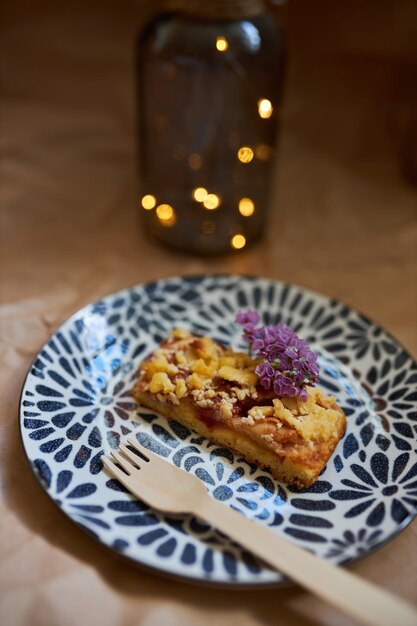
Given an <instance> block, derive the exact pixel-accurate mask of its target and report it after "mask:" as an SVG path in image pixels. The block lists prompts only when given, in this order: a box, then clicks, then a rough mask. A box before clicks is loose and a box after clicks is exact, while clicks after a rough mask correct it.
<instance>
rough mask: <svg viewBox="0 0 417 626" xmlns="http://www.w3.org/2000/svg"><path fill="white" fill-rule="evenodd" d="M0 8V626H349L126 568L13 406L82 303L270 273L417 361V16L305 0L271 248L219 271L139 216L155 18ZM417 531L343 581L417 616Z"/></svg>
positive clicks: (309, 608) (297, 13)
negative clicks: (36, 450) (379, 332)
mask: <svg viewBox="0 0 417 626" xmlns="http://www.w3.org/2000/svg"><path fill="white" fill-rule="evenodd" d="M115 5H116V3H112V2H110V1H109V0H103V2H98V1H96V0H94V1H92V2H89V3H84V2H71V3H52V2H39V3H36V5H35V4H34V3H30V2H15V3H10V4H9V6H8V7H5V9H4V14H3V19H2V22H1V23H2V26H1V50H0V120H1V121H0V123H1V136H0V148H1V155H2V169H1V185H0V194H1V195H0V199H1V210H0V220H1V222H0V225H1V240H0V263H1V265H0V296H1V307H0V339H1V344H2V348H1V355H0V366H1V369H0V385H1V392H0V427H1V429H0V463H1V496H0V621H1V622H2V623H3V624H5V625H6V624H7V626H20V625H26V624H30V625H31V626H32V625H34V626H52V625H53V626H55V625H59V626H61V625H62V626H67V625H68V626H70V625H71V626H72V625H73V624H78V623H82V624H83V625H85V626H90V625H93V624H94V625H95V624H101V625H103V626H107V625H108V626H113V625H125V624H126V625H132V626H133V625H140V626H165V625H167V626H177V625H178V626H180V625H181V626H211V625H213V626H214V624H216V626H226V625H227V626H234V625H236V626H261V625H265V626H272V625H273V624H274V625H275V624H282V625H284V624H285V625H287V626H300V625H307V626H318V625H323V626H348V625H350V624H353V622H352V621H351V620H349V619H348V618H345V617H344V616H341V615H340V614H338V613H337V612H336V611H335V610H333V609H332V608H330V607H328V606H325V605H324V604H322V603H321V602H320V601H318V600H316V599H315V598H313V597H311V596H309V594H307V593H305V592H303V591H302V590H300V589H298V588H296V587H291V588H287V589H278V590H272V591H270V590H262V591H253V592H245V593H243V592H232V591H227V590H213V589H204V588H197V587H196V588H194V587H191V586H188V585H184V584H181V583H178V582H172V581H167V580H165V579H163V578H160V577H158V576H156V575H154V574H150V573H147V572H144V571H142V570H140V569H138V568H136V567H134V566H132V565H131V564H129V563H125V562H124V561H123V560H121V559H119V558H117V557H116V556H114V555H113V554H111V553H110V552H108V551H106V550H105V549H104V548H102V547H101V546H99V545H97V544H96V543H94V542H93V541H92V540H90V539H89V538H88V537H87V536H86V535H84V534H83V533H82V532H81V531H80V530H78V529H77V528H76V527H75V526H73V525H72V523H71V522H70V521H69V520H67V519H66V518H65V517H64V516H63V515H62V514H61V513H60V512H59V511H58V510H57V509H56V508H55V507H54V505H53V504H52V502H50V501H49V499H48V498H47V497H46V496H45V495H44V494H43V493H42V491H41V489H40V487H39V486H38V484H37V483H36V481H35V479H34V478H33V476H32V475H31V472H30V470H29V468H28V466H27V465H26V462H25V460H24V456H23V453H22V449H21V445H20V440H19V433H18V426H17V406H18V397H19V392H20V388H21V385H22V382H23V379H24V376H25V372H26V371H27V368H28V367H29V364H30V362H31V359H32V358H33V356H34V355H35V353H36V351H37V350H38V348H39V347H40V345H41V344H42V343H43V342H44V341H45V340H46V339H47V337H48V336H49V334H50V333H51V332H52V331H53V330H54V329H55V328H56V327H57V325H59V324H60V323H61V322H62V321H63V320H64V319H65V318H66V316H68V315H69V314H70V313H72V312H73V311H75V310H77V309H78V308H79V307H81V306H83V305H84V304H86V303H88V302H90V301H91V300H94V299H96V298H98V297H101V296H102V295H104V294H106V293H108V292H111V291H113V290H116V289H119V288H122V287H125V286H127V285H130V284H133V283H137V282H142V281H146V280H150V279H155V278H159V277H163V276H168V275H172V274H183V273H198V272H216V271H222V272H242V273H251V274H259V275H266V276H271V277H274V278H277V279H283V280H286V281H289V282H294V283H298V284H301V285H305V286H307V287H310V288H312V289H316V290H319V291H323V292H325V293H327V294H329V295H331V296H334V297H338V298H341V299H342V300H344V301H346V302H348V303H349V304H351V305H353V306H355V307H357V308H359V309H361V310H362V311H364V312H366V313H367V314H368V315H369V316H371V317H373V318H374V319H376V320H378V321H379V322H380V323H381V324H382V325H383V326H385V327H386V328H387V329H389V330H390V331H391V332H392V333H393V334H394V335H395V336H396V337H397V338H398V339H399V340H400V341H401V342H402V343H403V344H404V345H405V346H407V347H408V349H409V350H410V351H411V352H412V353H413V354H414V355H415V356H416V355H417V334H416V320H417V301H416V278H417V274H416V266H417V258H416V250H417V187H416V185H415V182H414V184H413V182H412V181H413V179H414V176H415V177H416V178H417V174H416V170H417V139H416V138H417V130H416V126H417V121H416V108H417V107H416V102H417V97H416V96H417V94H416V92H417V86H416V85H417V80H416V78H417V43H416V42H417V32H416V26H417V14H416V10H415V8H416V6H415V3H413V2H412V1H409V2H407V1H405V0H404V1H401V2H397V3H389V2H377V1H376V0H371V1H369V2H367V3H363V2H359V1H358V0H356V1H352V2H349V3H343V4H342V3H337V2H336V3H335V2H330V0H329V1H328V2H325V1H324V0H316V2H314V3H311V2H308V0H295V1H293V2H291V3H290V8H289V12H288V25H289V45H290V51H291V55H290V66H289V72H288V81H287V88H286V100H285V109H284V112H283V130H282V136H281V143H280V158H279V162H278V164H277V168H276V176H275V192H274V197H273V203H272V204H273V206H272V214H271V222H270V228H269V229H268V233H267V236H266V239H265V240H264V242H263V243H262V244H259V245H257V246H255V247H253V248H252V249H250V250H248V251H245V252H243V253H241V254H239V255H236V256H231V257H223V258H218V259H212V260H205V259H199V258H196V257H190V256H186V255H181V254H178V253H174V252H171V251H169V250H166V249H164V248H162V247H159V246H158V245H156V244H154V243H152V242H151V241H149V240H148V238H147V237H146V236H145V234H144V233H143V231H142V230H141V228H140V224H139V220H138V212H139V209H138V206H139V202H138V187H137V179H136V169H135V168H136V163H135V151H136V144H135V131H134V116H135V109H134V64H133V42H134V38H135V36H136V33H137V32H138V29H139V26H140V24H141V23H142V21H143V15H144V4H143V3H140V2H136V3H132V2H124V3H118V5H117V8H116V6H115ZM416 551H417V525H416V522H415V521H414V523H412V524H411V525H410V526H409V527H408V528H407V529H406V530H405V531H404V532H403V533H402V534H401V535H399V536H398V537H397V538H395V539H394V540H393V541H392V542H390V543H389V544H387V545H386V546H385V547H383V548H381V549H380V550H379V551H378V552H376V553H375V554H373V555H371V556H369V557H368V558H366V559H365V560H363V561H360V562H358V563H356V564H355V565H353V566H352V569H353V570H354V571H355V572H357V573H358V574H360V575H362V576H364V577H365V578H367V579H369V580H372V581H373V582H376V583H377V584H379V585H381V586H383V587H385V588H387V589H389V590H391V591H393V592H395V593H398V594H399V595H400V596H402V597H404V598H407V599H408V600H409V601H411V602H414V603H416V605H417V574H416V565H415V561H416Z"/></svg>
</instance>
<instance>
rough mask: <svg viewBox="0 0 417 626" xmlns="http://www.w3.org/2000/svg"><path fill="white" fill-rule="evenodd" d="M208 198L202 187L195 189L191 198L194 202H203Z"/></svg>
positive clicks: (205, 190)
mask: <svg viewBox="0 0 417 626" xmlns="http://www.w3.org/2000/svg"><path fill="white" fill-rule="evenodd" d="M207 196H208V191H207V189H205V188H204V187H196V188H195V189H194V191H193V198H194V200H195V201H196V202H204V200H205V199H206V198H207Z"/></svg>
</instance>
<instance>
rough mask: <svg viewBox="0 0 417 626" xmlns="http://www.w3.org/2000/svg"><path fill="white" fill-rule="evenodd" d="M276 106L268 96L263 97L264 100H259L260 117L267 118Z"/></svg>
mask: <svg viewBox="0 0 417 626" xmlns="http://www.w3.org/2000/svg"><path fill="white" fill-rule="evenodd" d="M273 110H274V108H273V106H272V102H271V101H270V100H268V99H267V98H262V100H258V113H259V117H262V119H264V120H266V119H268V118H269V117H271V115H272V112H273Z"/></svg>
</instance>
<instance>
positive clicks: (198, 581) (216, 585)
mask: <svg viewBox="0 0 417 626" xmlns="http://www.w3.org/2000/svg"><path fill="white" fill-rule="evenodd" d="M205 278H214V279H216V278H235V279H238V280H239V279H245V280H251V281H254V282H255V281H257V280H258V281H259V280H265V281H270V282H273V283H275V284H277V285H281V286H289V287H293V288H295V289H298V290H301V291H304V292H308V293H310V294H312V295H313V296H319V297H322V298H324V299H326V300H330V301H332V302H335V303H337V304H340V305H342V306H345V307H347V308H348V309H350V310H352V311H354V312H356V313H357V314H359V315H360V316H361V317H362V318H363V319H364V320H366V321H367V322H370V323H371V324H372V325H373V326H376V327H377V328H379V329H381V330H382V331H383V332H384V333H386V334H387V335H388V336H389V337H390V339H392V340H393V341H394V342H395V343H397V345H398V346H400V348H401V349H402V350H403V352H404V353H405V354H406V355H407V356H408V357H409V358H410V360H411V361H412V362H413V363H414V364H415V365H416V366H417V358H415V357H414V356H413V355H412V354H411V352H410V351H409V350H408V349H407V348H405V347H404V345H403V344H402V342H401V341H399V340H398V339H397V338H396V337H395V335H393V334H392V333H391V332H390V331H388V330H386V329H385V328H384V327H383V326H382V325H381V324H380V323H379V322H377V321H375V320H374V319H373V318H372V317H370V316H369V315H366V314H364V313H363V312H362V311H361V310H360V309H358V308H357V307H355V306H352V305H350V304H349V303H348V302H346V301H344V300H340V299H339V298H336V297H333V296H330V295H327V294H325V293H322V292H321V291H316V290H314V289H311V288H310V287H305V286H304V285H300V284H298V283H291V282H287V281H284V280H279V279H277V278H273V277H271V276H264V275H262V276H259V275H257V274H239V273H230V274H229V273H227V272H223V273H222V272H214V273H208V274H204V273H200V274H198V273H197V274H195V273H193V274H183V275H178V274H177V275H170V276H165V277H161V278H158V279H154V280H149V281H146V282H142V283H133V284H131V285H128V286H126V287H122V288H121V289H117V290H115V291H112V292H109V293H107V294H105V295H103V296H102V297H101V298H98V299H97V300H93V301H89V302H87V303H86V304H85V305H83V306H81V307H80V308H79V309H77V310H76V311H74V312H73V313H71V314H70V315H69V316H68V317H66V318H65V319H64V320H63V321H62V322H61V323H60V324H59V325H58V326H56V327H55V328H54V329H53V330H52V331H50V334H49V335H48V338H47V339H46V341H44V342H43V343H42V344H41V345H40V347H39V348H37V350H36V353H35V355H34V357H33V359H32V360H31V362H30V364H29V367H28V369H27V371H26V373H25V376H24V379H23V383H22V387H21V390H20V394H19V401H18V407H17V414H18V415H17V417H18V424H19V436H20V442H21V446H22V449H23V453H24V458H25V461H26V463H27V465H28V467H29V468H30V470H31V473H32V475H33V476H34V477H35V479H36V481H37V484H38V485H39V487H40V489H41V491H42V492H43V493H44V494H46V495H47V497H48V498H49V499H50V500H51V501H52V502H53V504H54V505H55V507H56V508H57V509H58V511H59V512H60V514H62V515H63V516H64V517H65V518H66V519H67V520H69V521H70V522H71V523H72V524H73V525H74V526H75V527H76V528H78V529H80V530H81V531H82V532H84V533H85V535H86V536H88V537H90V539H93V540H94V541H95V542H96V543H97V544H98V545H99V546H100V547H102V548H104V549H105V551H108V552H110V553H111V554H112V555H113V556H115V557H116V558H120V559H122V560H126V561H128V562H129V563H130V564H132V565H133V566H135V567H137V568H138V569H140V570H142V571H144V572H150V573H152V574H153V575H157V576H161V577H162V578H164V579H165V580H169V581H176V582H182V583H185V584H190V585H191V586H198V587H208V588H210V589H222V588H225V587H226V588H227V589H228V590H231V591H235V590H236V591H238V590H239V589H243V588H244V589H245V590H248V591H256V590H259V589H277V588H281V587H283V588H285V587H288V586H292V585H295V584H296V583H294V582H293V581H292V580H291V579H290V578H288V577H286V576H285V575H284V574H282V573H281V572H280V573H281V575H282V576H283V579H282V580H279V581H276V582H271V581H260V582H236V581H216V580H211V579H204V578H195V577H193V576H186V575H184V574H178V573H174V572H169V571H166V570H163V569H161V568H159V567H157V566H156V565H149V564H147V563H144V562H143V561H138V560H137V559H135V558H133V557H131V556H129V555H128V554H125V553H123V552H121V551H119V550H117V549H116V548H114V547H112V546H110V545H108V544H106V543H104V542H103V541H101V539H100V538H99V537H98V536H96V535H95V534H94V533H93V532H92V531H90V530H89V529H88V528H87V527H86V526H84V525H83V524H80V523H78V522H76V521H75V520H74V519H73V518H72V517H71V516H70V515H69V514H68V513H66V511H65V510H64V509H63V508H62V507H61V506H59V504H57V503H56V502H55V500H54V498H53V497H52V495H51V494H50V492H49V491H48V490H47V489H45V487H44V485H43V483H42V481H41V479H40V476H39V475H38V474H37V472H35V470H34V468H33V465H32V462H31V460H30V458H29V456H28V452H27V449H26V446H25V440H24V437H23V428H22V423H23V422H22V411H23V405H22V402H23V393H24V391H25V387H26V383H27V380H28V378H29V376H30V374H31V370H32V368H33V366H34V363H35V361H36V359H37V357H38V354H39V353H40V352H41V351H42V349H43V348H44V347H45V346H46V345H47V343H48V342H49V341H50V339H51V337H53V336H54V335H55V334H56V333H57V332H58V331H59V330H60V329H61V328H62V327H64V326H66V325H67V324H68V323H69V322H70V320H71V319H72V318H73V317H75V316H76V315H78V314H80V313H81V312H82V311H84V309H86V308H87V307H90V306H91V305H92V304H94V303H96V302H99V301H102V300H106V299H107V298H110V297H115V296H117V295H118V294H121V293H123V292H127V291H131V290H133V289H135V288H138V287H140V288H145V287H150V286H153V285H157V284H159V283H161V282H168V281H175V280H184V279H189V280H190V279H191V280H193V279H194V280H198V279H200V280H202V279H205ZM415 517H417V505H416V506H415V507H414V508H413V509H412V510H411V511H410V512H409V514H408V515H407V517H405V518H404V519H403V520H402V522H401V523H400V524H399V525H398V526H397V527H396V528H395V530H394V531H393V532H392V533H391V534H390V535H389V536H388V537H386V538H385V539H383V540H382V541H380V542H377V543H375V544H374V545H372V546H371V547H370V548H369V549H368V550H367V551H366V552H365V553H363V554H359V555H355V556H353V557H347V558H346V559H344V560H342V561H340V562H339V563H337V564H335V567H340V566H346V565H349V564H353V563H356V562H360V561H362V560H363V559H364V558H366V557H368V556H370V555H372V554H374V553H375V552H377V551H378V550H380V548H383V547H384V546H385V545H386V544H388V543H390V542H391V541H392V540H394V539H396V538H397V537H398V535H399V534H400V533H402V532H403V531H404V530H405V529H406V528H407V526H409V525H410V524H411V523H412V522H413V520H414V518H415ZM288 541H290V540H288ZM319 558H321V557H319ZM324 560H327V559H324Z"/></svg>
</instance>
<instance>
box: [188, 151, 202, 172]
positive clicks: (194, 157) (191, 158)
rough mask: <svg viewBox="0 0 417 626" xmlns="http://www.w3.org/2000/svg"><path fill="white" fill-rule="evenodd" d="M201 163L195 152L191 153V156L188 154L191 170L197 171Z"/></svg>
mask: <svg viewBox="0 0 417 626" xmlns="http://www.w3.org/2000/svg"><path fill="white" fill-rule="evenodd" d="M201 162H202V159H201V155H199V154H197V153H196V152H193V154H190V156H189V157H188V164H189V166H190V167H191V169H192V170H199V169H200V167H201Z"/></svg>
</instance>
